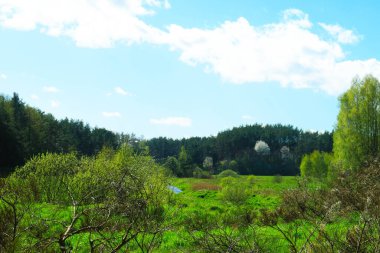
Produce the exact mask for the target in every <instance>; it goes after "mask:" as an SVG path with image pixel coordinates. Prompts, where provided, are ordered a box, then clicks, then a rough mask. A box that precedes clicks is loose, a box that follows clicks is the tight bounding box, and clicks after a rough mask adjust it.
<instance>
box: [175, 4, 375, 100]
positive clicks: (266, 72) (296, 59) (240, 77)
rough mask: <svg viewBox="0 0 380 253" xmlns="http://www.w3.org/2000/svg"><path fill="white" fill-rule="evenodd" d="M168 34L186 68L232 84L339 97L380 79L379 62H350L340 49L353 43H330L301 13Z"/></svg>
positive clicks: (295, 12) (186, 29) (232, 22)
mask: <svg viewBox="0 0 380 253" xmlns="http://www.w3.org/2000/svg"><path fill="white" fill-rule="evenodd" d="M168 31H169V37H170V39H169V40H168V44H170V46H171V49H172V50H175V51H179V52H180V59H181V60H182V61H183V62H185V63H187V64H190V65H202V66H204V68H205V71H206V72H213V73H215V74H217V75H219V76H220V77H221V78H222V79H223V80H225V81H227V82H230V83H235V84H243V83H264V82H278V83H280V84H281V85H282V86H284V87H293V88H311V89H314V90H322V91H324V92H326V93H328V94H330V95H339V94H340V93H342V92H344V91H345V90H346V89H347V88H348V87H349V86H350V84H351V80H352V78H353V77H355V76H356V75H359V76H362V75H365V74H368V73H372V74H373V75H375V76H377V77H380V62H379V61H378V60H376V59H369V60H362V61H359V60H353V61H348V60H345V59H346V55H345V53H344V51H343V49H342V47H341V43H342V41H344V42H348V41H350V39H351V41H353V40H354V39H353V38H354V37H351V38H350V36H348V35H344V36H343V35H342V36H341V37H340V38H339V36H338V38H337V39H336V40H333V41H332V40H325V39H323V38H322V36H319V35H318V34H317V33H315V32H313V30H312V23H311V21H310V20H309V18H308V15H307V14H305V13H303V12H302V11H300V10H294V9H291V10H287V11H285V12H284V16H283V20H281V21H280V22H278V23H273V24H267V25H264V26H253V25H251V24H250V23H249V22H248V20H246V19H245V18H243V17H241V18H239V19H238V20H236V21H226V22H224V23H223V24H221V25H220V26H219V27H216V28H214V29H199V28H184V27H182V26H179V25H170V26H169V27H168ZM342 31H343V33H344V34H345V33H346V32H345V31H347V30H344V29H343V28H342Z"/></svg>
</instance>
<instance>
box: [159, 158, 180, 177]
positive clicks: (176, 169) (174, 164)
mask: <svg viewBox="0 0 380 253" xmlns="http://www.w3.org/2000/svg"><path fill="white" fill-rule="evenodd" d="M164 167H165V168H167V169H168V170H169V171H170V172H171V173H172V174H173V175H175V176H181V175H183V171H181V170H180V169H181V168H180V166H179V162H178V160H177V158H175V157H174V156H169V157H168V158H167V159H166V161H165V163H164Z"/></svg>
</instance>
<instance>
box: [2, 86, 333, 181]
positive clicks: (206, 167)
mask: <svg viewBox="0 0 380 253" xmlns="http://www.w3.org/2000/svg"><path fill="white" fill-rule="evenodd" d="M0 140H1V141H0V158H1V159H0V174H7V173H9V172H10V171H11V170H13V168H14V167H15V166H20V165H23V164H24V163H25V162H26V161H27V160H29V159H30V158H31V157H33V156H35V155H37V154H41V153H46V152H51V153H69V152H77V153H78V154H79V155H88V156H91V155H94V154H96V153H97V152H99V151H100V150H101V149H102V147H103V146H107V147H111V148H113V149H116V148H118V147H120V146H121V144H122V143H128V144H129V145H130V146H132V147H133V148H134V150H135V151H138V152H142V151H143V152H149V153H150V155H151V156H152V157H154V159H155V160H156V161H157V162H159V163H161V164H166V165H168V164H169V165H168V166H167V167H168V168H169V169H170V170H171V171H172V173H173V174H174V175H176V176H182V177H184V176H193V175H194V173H198V174H199V175H211V174H216V173H218V172H220V171H222V170H224V169H233V170H235V171H236V172H238V173H239V174H257V175H274V174H281V175H296V174H299V165H300V163H301V159H302V157H303V156H304V155H305V154H309V153H311V152H312V151H314V150H319V151H321V152H331V151H332V133H330V132H324V133H319V132H310V131H303V130H300V129H298V128H295V127H293V126H290V125H280V124H277V125H259V124H254V125H247V126H240V127H235V128H233V129H230V130H226V131H222V132H220V133H219V134H218V135H217V136H210V137H192V138H186V139H185V138H184V139H170V138H166V137H158V138H153V139H150V140H143V139H141V138H137V137H136V136H135V135H134V134H119V133H114V132H112V131H109V130H106V129H104V128H98V127H95V128H91V127H90V126H89V125H88V124H85V123H83V122H82V121H80V120H72V119H68V118H65V119H62V120H57V119H56V118H55V117H54V116H53V115H52V114H49V113H44V112H42V111H40V110H38V109H36V108H33V107H31V106H28V105H27V104H25V103H24V102H23V101H22V100H21V99H20V98H19V96H18V95H17V94H16V93H14V94H13V96H12V97H6V96H0ZM258 141H262V142H263V143H265V144H267V145H268V152H266V153H265V154H264V153H259V152H257V150H255V145H256V143H257V142H258Z"/></svg>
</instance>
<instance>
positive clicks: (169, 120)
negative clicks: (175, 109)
mask: <svg viewBox="0 0 380 253" xmlns="http://www.w3.org/2000/svg"><path fill="white" fill-rule="evenodd" d="M149 122H150V123H151V124H153V125H166V126H180V127H190V126H191V125H192V120H191V119H190V118H186V117H166V118H158V119H150V121H149Z"/></svg>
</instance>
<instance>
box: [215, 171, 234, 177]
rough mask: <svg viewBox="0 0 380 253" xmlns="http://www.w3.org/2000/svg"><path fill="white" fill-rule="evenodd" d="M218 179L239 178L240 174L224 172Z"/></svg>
mask: <svg viewBox="0 0 380 253" xmlns="http://www.w3.org/2000/svg"><path fill="white" fill-rule="evenodd" d="M218 177H219V178H224V177H239V174H238V173H236V172H235V171H233V170H223V171H222V172H220V173H219V175H218Z"/></svg>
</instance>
